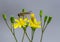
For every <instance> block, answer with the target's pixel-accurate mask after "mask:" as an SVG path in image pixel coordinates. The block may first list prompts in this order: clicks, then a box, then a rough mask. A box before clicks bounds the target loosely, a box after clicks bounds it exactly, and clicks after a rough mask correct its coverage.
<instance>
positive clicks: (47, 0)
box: [0, 0, 60, 42]
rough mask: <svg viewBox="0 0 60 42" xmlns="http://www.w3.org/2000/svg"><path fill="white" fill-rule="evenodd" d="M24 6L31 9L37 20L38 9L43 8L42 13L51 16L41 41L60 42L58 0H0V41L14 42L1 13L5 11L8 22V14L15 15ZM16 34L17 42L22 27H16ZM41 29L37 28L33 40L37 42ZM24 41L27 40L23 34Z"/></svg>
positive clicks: (59, 8)
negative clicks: (51, 18)
mask: <svg viewBox="0 0 60 42" xmlns="http://www.w3.org/2000/svg"><path fill="white" fill-rule="evenodd" d="M23 8H25V9H26V10H27V11H30V10H32V11H33V12H34V13H35V15H36V18H37V20H39V19H40V18H39V10H41V9H42V10H43V12H44V15H48V16H52V17H53V20H52V22H51V23H50V24H49V25H48V27H47V29H46V31H45V33H44V36H43V42H60V0H0V42H15V39H13V36H12V34H11V32H10V31H9V29H8V27H7V26H6V24H5V22H4V20H3V19H2V13H6V15H7V17H8V18H7V20H8V23H10V22H9V18H10V16H14V17H17V13H19V12H20V11H21V9H23ZM15 31H16V36H17V39H18V41H19V42H21V38H22V35H23V31H22V29H21V30H20V29H16V30H15ZM27 32H28V34H29V37H31V29H30V28H27ZM40 35H41V29H37V30H36V32H35V35H34V40H33V42H39V40H40ZM24 42H28V39H27V38H26V36H25V39H24Z"/></svg>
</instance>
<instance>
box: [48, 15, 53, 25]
mask: <svg viewBox="0 0 60 42" xmlns="http://www.w3.org/2000/svg"><path fill="white" fill-rule="evenodd" d="M51 20H52V17H51V16H49V18H48V21H47V25H48V24H49V23H50V22H51Z"/></svg>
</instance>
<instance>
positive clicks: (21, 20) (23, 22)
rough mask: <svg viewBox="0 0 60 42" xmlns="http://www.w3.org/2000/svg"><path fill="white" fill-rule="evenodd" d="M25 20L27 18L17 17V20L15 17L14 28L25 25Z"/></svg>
mask: <svg viewBox="0 0 60 42" xmlns="http://www.w3.org/2000/svg"><path fill="white" fill-rule="evenodd" d="M27 20H28V18H25V19H22V18H19V20H17V19H15V23H14V24H13V27H14V29H16V28H18V27H19V28H21V27H25V25H26V24H27Z"/></svg>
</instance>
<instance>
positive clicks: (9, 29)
mask: <svg viewBox="0 0 60 42" xmlns="http://www.w3.org/2000/svg"><path fill="white" fill-rule="evenodd" d="M5 23H6V25H7V26H8V28H9V30H10V31H11V33H12V35H13V36H14V38H15V40H16V42H18V41H17V38H16V36H15V34H14V33H13V32H12V29H11V28H10V27H9V25H8V23H7V21H6V20H5Z"/></svg>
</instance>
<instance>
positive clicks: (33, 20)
mask: <svg viewBox="0 0 60 42" xmlns="http://www.w3.org/2000/svg"><path fill="white" fill-rule="evenodd" d="M29 25H30V27H32V28H41V22H40V21H37V20H36V18H35V16H34V13H31V19H30V20H29Z"/></svg>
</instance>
